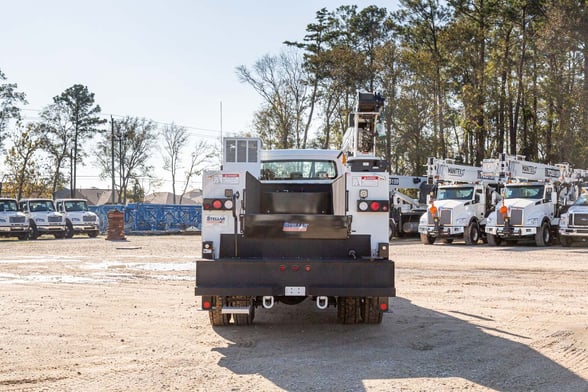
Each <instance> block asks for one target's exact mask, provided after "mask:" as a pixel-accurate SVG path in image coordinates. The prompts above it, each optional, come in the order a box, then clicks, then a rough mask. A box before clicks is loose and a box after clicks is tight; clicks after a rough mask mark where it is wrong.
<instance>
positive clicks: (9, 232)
mask: <svg viewBox="0 0 588 392" xmlns="http://www.w3.org/2000/svg"><path fill="white" fill-rule="evenodd" d="M0 237H16V238H18V239H19V240H26V239H27V238H28V237H29V220H28V219H27V216H26V215H25V214H23V213H22V212H20V211H19V210H18V203H17V201H16V199H11V198H5V197H2V198H0Z"/></svg>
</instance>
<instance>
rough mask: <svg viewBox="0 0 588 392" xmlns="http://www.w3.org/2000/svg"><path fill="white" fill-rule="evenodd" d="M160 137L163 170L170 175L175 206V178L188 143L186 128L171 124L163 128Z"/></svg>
mask: <svg viewBox="0 0 588 392" xmlns="http://www.w3.org/2000/svg"><path fill="white" fill-rule="evenodd" d="M161 136H163V152H162V157H163V169H164V170H166V171H169V172H170V174H171V179H172V192H173V200H174V204H176V176H177V174H178V169H179V168H180V161H181V153H182V150H183V148H184V146H185V145H186V143H187V141H188V132H187V130H186V128H184V127H180V126H177V125H175V124H173V123H172V124H171V125H168V126H166V127H165V128H163V130H162V131H161ZM180 203H181V198H180Z"/></svg>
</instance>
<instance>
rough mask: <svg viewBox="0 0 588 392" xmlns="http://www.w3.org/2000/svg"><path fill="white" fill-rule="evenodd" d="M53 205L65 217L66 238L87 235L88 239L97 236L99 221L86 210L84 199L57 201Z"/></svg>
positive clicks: (86, 203)
mask: <svg viewBox="0 0 588 392" xmlns="http://www.w3.org/2000/svg"><path fill="white" fill-rule="evenodd" d="M55 205H56V207H57V211H59V212H60V213H62V214H63V215H64V216H65V226H66V230H65V237H66V238H72V237H73V236H74V234H87V235H88V236H89V237H90V238H94V237H97V236H98V233H99V227H100V219H99V218H98V215H96V214H95V213H93V212H91V211H90V210H89V209H88V202H87V201H86V200H85V199H57V200H55Z"/></svg>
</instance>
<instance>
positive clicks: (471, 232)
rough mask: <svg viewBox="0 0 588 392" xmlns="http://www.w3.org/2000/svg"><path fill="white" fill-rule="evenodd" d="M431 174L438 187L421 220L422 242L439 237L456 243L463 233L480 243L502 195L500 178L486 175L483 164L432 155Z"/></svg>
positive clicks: (432, 241)
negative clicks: (477, 164) (478, 165)
mask: <svg viewBox="0 0 588 392" xmlns="http://www.w3.org/2000/svg"><path fill="white" fill-rule="evenodd" d="M427 177H428V180H427V181H428V182H429V183H431V184H434V185H435V190H434V191H433V195H432V198H431V200H430V204H429V208H428V210H427V212H426V213H424V214H423V215H422V216H421V219H420V222H419V233H420V237H421V242H422V243H423V244H425V245H431V244H433V243H434V242H435V240H436V239H437V238H439V239H441V240H442V241H443V242H445V243H452V242H453V240H454V239H455V238H462V237H463V239H464V240H465V243H466V244H468V245H475V244H477V243H478V242H479V241H480V240H481V239H483V233H484V226H485V225H486V218H487V217H488V214H489V213H490V212H491V211H492V210H493V209H494V207H495V204H496V200H497V198H498V192H497V191H498V189H499V187H500V184H499V182H498V181H497V179H496V178H494V177H488V178H487V177H484V176H482V168H481V167H474V166H468V165H462V164H459V163H456V162H455V160H453V159H437V158H432V157H431V158H429V159H428V160H427Z"/></svg>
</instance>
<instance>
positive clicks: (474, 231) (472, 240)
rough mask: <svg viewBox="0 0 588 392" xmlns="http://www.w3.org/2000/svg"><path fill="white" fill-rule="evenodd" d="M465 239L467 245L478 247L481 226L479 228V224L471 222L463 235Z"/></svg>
mask: <svg viewBox="0 0 588 392" xmlns="http://www.w3.org/2000/svg"><path fill="white" fill-rule="evenodd" d="M463 237H464V240H465V243H466V245H476V244H477V243H478V241H479V240H480V226H478V222H476V221H472V222H470V224H469V225H468V226H467V227H466V229H465V232H464V233H463Z"/></svg>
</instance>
